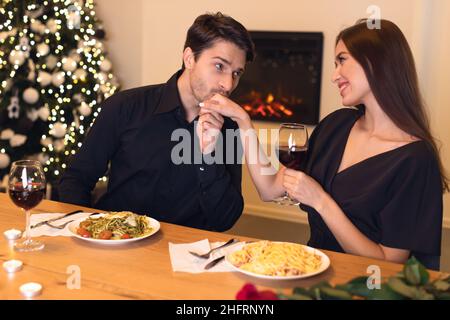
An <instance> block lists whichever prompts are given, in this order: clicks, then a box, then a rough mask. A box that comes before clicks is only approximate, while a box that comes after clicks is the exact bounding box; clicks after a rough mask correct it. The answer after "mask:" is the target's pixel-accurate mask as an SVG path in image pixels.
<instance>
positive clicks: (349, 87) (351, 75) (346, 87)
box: [332, 40, 372, 106]
mask: <svg viewBox="0 0 450 320" xmlns="http://www.w3.org/2000/svg"><path fill="white" fill-rule="evenodd" d="M335 56H336V58H335V59H336V60H335V70H334V73H333V78H332V81H333V82H334V83H335V84H336V85H337V86H338V89H339V93H340V94H341V97H342V104H343V105H344V106H356V105H358V104H361V103H364V101H365V100H366V99H367V97H368V96H369V95H371V94H372V91H371V90H370V86H369V83H368V81H367V78H366V75H365V73H364V69H363V68H362V67H361V65H360V64H359V63H358V62H357V61H356V60H355V59H354V58H353V57H352V56H351V55H350V53H349V52H348V50H347V47H346V46H345V44H344V42H343V41H342V40H339V42H338V43H337V45H336V49H335Z"/></svg>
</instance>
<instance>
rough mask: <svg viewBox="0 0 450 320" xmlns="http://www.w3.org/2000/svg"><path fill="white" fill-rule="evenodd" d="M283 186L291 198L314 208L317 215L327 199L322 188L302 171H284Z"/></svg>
mask: <svg viewBox="0 0 450 320" xmlns="http://www.w3.org/2000/svg"><path fill="white" fill-rule="evenodd" d="M283 186H284V187H285V188H286V191H287V193H288V194H289V195H290V196H291V197H292V198H294V199H296V200H298V201H300V203H302V204H306V205H308V206H310V207H312V208H314V209H315V210H316V211H317V212H319V213H320V211H321V208H322V207H323V206H324V202H325V201H326V199H327V197H328V194H327V193H326V192H325V191H324V190H323V188H322V186H321V185H320V184H319V183H318V182H317V181H316V180H314V179H313V178H311V177H310V176H308V175H307V174H306V173H303V172H302V171H296V170H292V169H286V171H285V172H284V177H283Z"/></svg>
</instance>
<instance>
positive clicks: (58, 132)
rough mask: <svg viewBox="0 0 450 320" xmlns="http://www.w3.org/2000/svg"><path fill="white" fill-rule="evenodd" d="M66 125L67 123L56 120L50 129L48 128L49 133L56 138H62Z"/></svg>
mask: <svg viewBox="0 0 450 320" xmlns="http://www.w3.org/2000/svg"><path fill="white" fill-rule="evenodd" d="M66 127H67V125H65V124H62V123H61V122H56V123H55V124H54V125H53V128H52V130H50V134H51V135H53V136H54V137H56V138H62V137H64V136H65V135H66Z"/></svg>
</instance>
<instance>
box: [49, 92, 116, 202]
mask: <svg viewBox="0 0 450 320" xmlns="http://www.w3.org/2000/svg"><path fill="white" fill-rule="evenodd" d="M119 107H120V102H119V99H118V98H116V97H115V96H112V97H110V98H109V99H107V100H106V101H104V102H103V104H102V111H101V112H100V114H99V115H98V117H97V118H96V120H95V123H94V125H93V126H92V127H91V129H90V131H89V133H88V134H87V136H86V139H85V140H84V142H83V145H82V147H81V148H80V149H79V150H78V152H77V153H76V155H75V156H74V157H73V158H72V160H71V163H70V164H69V166H68V167H67V169H66V171H65V172H64V173H63V175H62V176H61V179H60V181H59V187H58V193H59V200H60V201H62V202H67V203H73V204H77V205H83V206H91V205H92V204H91V192H92V190H93V189H94V187H95V185H96V183H97V181H98V179H99V178H100V177H101V176H102V175H104V174H105V172H106V170H107V168H108V162H109V160H110V159H111V157H112V155H113V154H114V152H115V150H116V148H117V146H118V141H119V139H118V131H119V119H120V114H119V111H120V109H119Z"/></svg>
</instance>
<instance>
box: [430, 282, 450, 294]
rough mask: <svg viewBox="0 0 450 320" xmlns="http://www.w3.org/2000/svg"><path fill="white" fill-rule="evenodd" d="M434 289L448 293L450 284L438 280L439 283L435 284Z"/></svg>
mask: <svg viewBox="0 0 450 320" xmlns="http://www.w3.org/2000/svg"><path fill="white" fill-rule="evenodd" d="M433 287H434V288H436V290H439V291H447V290H448V289H449V288H450V283H448V282H446V281H444V280H437V281H435V282H433Z"/></svg>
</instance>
